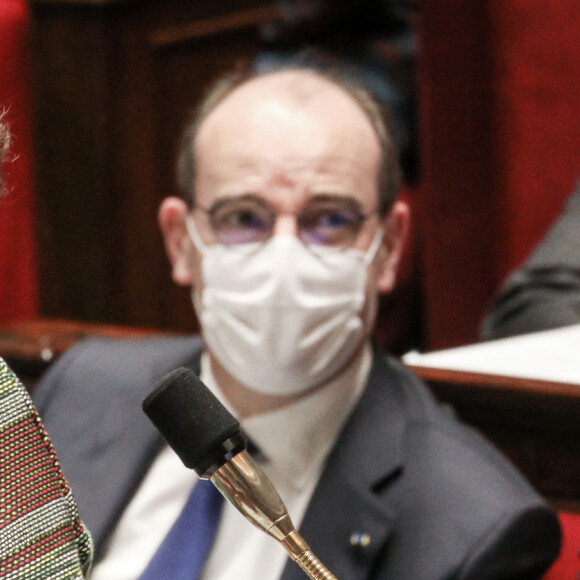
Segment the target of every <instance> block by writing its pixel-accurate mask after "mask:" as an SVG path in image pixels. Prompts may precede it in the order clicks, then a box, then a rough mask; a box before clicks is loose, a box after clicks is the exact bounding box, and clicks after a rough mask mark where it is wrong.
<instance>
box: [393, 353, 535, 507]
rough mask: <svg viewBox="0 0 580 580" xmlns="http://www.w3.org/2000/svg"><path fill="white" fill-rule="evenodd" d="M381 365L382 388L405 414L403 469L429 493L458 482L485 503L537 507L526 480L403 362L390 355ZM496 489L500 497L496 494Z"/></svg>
mask: <svg viewBox="0 0 580 580" xmlns="http://www.w3.org/2000/svg"><path fill="white" fill-rule="evenodd" d="M385 361H386V364H387V366H388V367H389V369H390V373H389V383H388V384H386V385H385V387H384V388H387V389H395V390H398V393H397V395H396V396H397V404H398V405H399V409H400V412H401V413H402V414H403V416H404V420H403V421H402V435H401V445H402V450H403V451H402V453H403V455H404V456H405V457H406V460H405V461H406V462H407V469H408V470H410V471H412V472H413V473H414V474H417V475H418V476H419V478H420V479H421V480H423V481H424V482H425V485H428V486H429V487H431V489H432V492H433V493H435V494H437V493H438V492H441V494H442V495H443V496H445V495H446V494H448V493H449V486H448V485H446V482H451V481H453V482H454V483H456V484H457V483H460V485H459V486H458V487H457V489H458V490H459V491H460V493H465V494H469V495H471V494H473V495H474V497H479V498H482V497H486V495H487V494H488V493H490V494H491V497H489V498H488V499H489V500H490V501H495V502H496V503H497V501H498V498H499V497H500V496H501V500H502V501H504V500H505V502H506V503H508V504H511V505H513V503H514V502H515V503H519V502H523V503H527V502H530V501H531V502H532V503H535V502H539V503H541V500H540V498H539V496H538V495H537V494H536V492H535V491H534V490H533V489H532V487H531V486H530V485H529V483H528V482H527V481H526V479H525V478H524V477H523V476H522V475H521V474H520V473H519V471H518V470H517V469H516V468H515V467H514V466H513V464H512V463H511V462H510V461H509V460H508V459H507V458H506V457H505V456H504V455H503V453H502V452H500V451H499V450H498V449H497V448H496V447H495V446H494V445H493V444H492V443H491V442H490V441H489V440H488V439H487V438H486V437H485V436H484V435H483V434H482V433H480V432H479V431H478V430H477V429H475V428H473V427H472V426H470V425H468V424H466V423H465V422H463V421H462V420H460V419H459V418H458V417H457V416H456V414H455V411H454V409H453V408H452V407H450V406H449V405H447V404H443V403H441V402H440V401H438V400H437V399H436V397H435V396H434V395H433V394H432V392H431V390H430V389H429V387H428V386H427V385H426V384H425V383H424V381H422V380H421V379H419V378H418V377H416V376H415V375H414V374H413V373H412V372H411V371H410V370H409V369H408V368H407V367H405V366H404V365H403V364H402V363H400V362H399V361H397V360H393V359H392V358H389V357H387V358H386V359H385ZM419 474H420V475H419ZM498 490H501V492H502V493H501V494H497V491H498ZM493 498H495V499H493ZM500 503H501V502H500Z"/></svg>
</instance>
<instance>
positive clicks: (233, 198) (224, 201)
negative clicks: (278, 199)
mask: <svg viewBox="0 0 580 580" xmlns="http://www.w3.org/2000/svg"><path fill="white" fill-rule="evenodd" d="M240 201H249V202H253V203H256V204H260V205H268V201H267V200H266V199H264V198H263V197H262V196H260V195H258V194H257V193H242V194H240V195H235V194H229V195H224V196H222V197H219V198H218V199H216V200H215V201H214V202H213V203H212V204H211V206H210V208H209V209H211V210H214V211H215V210H217V209H219V208H221V207H223V206H224V205H229V204H231V203H236V202H240Z"/></svg>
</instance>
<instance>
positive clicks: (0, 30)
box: [0, 0, 38, 322]
mask: <svg viewBox="0 0 580 580" xmlns="http://www.w3.org/2000/svg"><path fill="white" fill-rule="evenodd" d="M28 22H29V18H28V11H27V5H26V2H25V1H24V0H0V110H4V109H5V110H6V121H7V122H8V124H9V126H10V129H11V132H12V134H13V139H12V148H11V154H10V156H9V162H8V163H6V164H5V166H4V168H3V175H4V178H5V182H6V186H7V189H8V191H9V194H8V195H7V196H6V197H5V198H3V199H2V200H0V322H4V321H6V320H10V319H19V318H30V317H33V316H37V315H38V308H37V296H36V263H35V256H34V230H33V214H34V208H33V205H34V196H33V184H32V151H31V150H32V146H31V140H32V139H31V104H30V91H29V86H30V66H29V30H28Z"/></svg>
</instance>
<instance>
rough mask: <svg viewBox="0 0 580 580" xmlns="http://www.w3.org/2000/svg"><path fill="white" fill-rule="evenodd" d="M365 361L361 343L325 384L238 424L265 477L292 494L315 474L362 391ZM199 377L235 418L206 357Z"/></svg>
mask: <svg viewBox="0 0 580 580" xmlns="http://www.w3.org/2000/svg"><path fill="white" fill-rule="evenodd" d="M371 359H372V349H371V346H370V344H366V345H365V348H364V349H362V351H361V354H360V355H359V356H358V357H357V358H356V359H355V360H354V361H353V363H351V364H350V365H349V367H348V368H347V369H346V370H345V371H344V372H342V373H341V374H340V375H339V376H337V377H336V378H334V379H332V380H331V381H329V382H328V383H327V384H326V385H324V386H322V387H320V388H318V389H316V390H314V391H313V392H312V393H309V394H306V395H305V396H304V397H301V398H300V399H298V400H297V401H295V402H293V403H290V404H288V405H286V406H284V407H281V408H279V409H276V410H274V411H269V412H266V413H262V414H259V415H253V416H251V417H249V418H247V419H244V420H243V421H241V426H242V429H243V431H244V432H245V433H246V435H247V436H248V437H249V438H250V439H251V440H252V442H253V443H254V444H255V445H256V446H257V447H258V448H259V450H260V455H261V456H262V457H263V459H264V461H263V468H264V470H265V471H266V472H268V475H271V474H274V475H275V476H277V477H276V479H278V478H282V479H283V480H285V481H287V482H289V483H290V484H291V485H292V486H294V487H295V488H296V489H298V490H301V489H304V488H305V487H306V486H307V485H308V484H309V482H311V481H312V478H313V477H317V476H318V475H319V473H320V471H321V470H322V467H323V465H324V461H325V459H326V457H327V455H328V453H329V452H330V450H331V448H332V445H333V443H334V441H335V439H336V437H337V436H338V434H339V433H340V431H341V429H342V427H343V425H344V423H345V422H346V420H347V418H348V416H349V415H350V413H351V411H352V409H353V408H354V406H355V405H356V403H357V402H358V400H359V398H360V396H361V394H362V392H363V390H364V387H365V384H366V380H367V377H368V374H369V371H370V366H371ZM201 377H202V380H203V381H204V382H205V383H206V385H207V386H208V388H209V389H210V390H211V391H212V392H213V393H214V395H215V396H216V397H217V398H218V399H219V400H220V401H221V402H222V403H223V404H224V405H225V406H226V408H228V410H229V411H230V412H232V414H234V415H235V412H233V410H232V409H231V407H229V406H228V403H227V400H226V399H225V397H224V395H223V394H222V392H221V390H220V388H219V386H218V385H217V383H216V381H215V378H214V377H213V374H212V372H211V365H210V364H209V360H208V357H207V355H206V354H204V355H203V357H202V361H201Z"/></svg>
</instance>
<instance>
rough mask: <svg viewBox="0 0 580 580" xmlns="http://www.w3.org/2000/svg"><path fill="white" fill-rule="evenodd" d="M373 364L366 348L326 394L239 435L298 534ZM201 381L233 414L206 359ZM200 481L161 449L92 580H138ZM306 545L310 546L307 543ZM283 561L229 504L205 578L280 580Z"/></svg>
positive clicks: (277, 548) (247, 424) (265, 417)
mask: <svg viewBox="0 0 580 580" xmlns="http://www.w3.org/2000/svg"><path fill="white" fill-rule="evenodd" d="M371 358H372V356H371V349H370V345H367V348H365V349H364V350H363V352H362V354H361V356H360V357H358V359H357V360H356V361H355V363H354V364H352V365H351V366H350V367H349V368H348V369H347V371H346V372H344V373H343V374H342V375H340V376H339V377H338V378H335V379H334V380H332V381H330V382H329V383H328V384H327V385H325V386H324V387H322V388H319V389H317V390H315V391H314V392H313V393H310V394H308V395H306V396H304V397H302V398H301V399H299V400H298V401H296V402H294V403H292V404H290V405H287V406H285V407H282V408H280V409H276V410H274V411H270V412H267V413H263V414H260V415H254V416H252V417H249V418H247V419H245V420H244V421H242V429H243V430H244V432H245V433H246V434H247V435H248V436H249V437H250V438H251V440H252V441H253V442H254V443H255V444H256V445H257V446H258V448H259V449H260V455H261V456H262V458H261V459H260V464H261V467H262V468H263V469H264V471H265V472H266V474H267V476H268V477H269V478H270V480H271V482H272V484H273V485H274V487H275V488H276V489H277V491H278V493H279V494H280V497H281V498H282V500H283V501H284V503H285V505H286V507H287V508H288V512H289V513H290V516H291V518H292V521H293V522H294V525H295V526H296V528H298V526H299V525H300V522H301V521H302V518H303V516H304V513H305V511H306V507H307V505H308V502H309V501H310V498H311V496H312V493H313V492H314V488H315V487H316V484H317V483H318V479H319V477H320V474H321V472H322V469H323V467H324V462H325V459H326V457H327V455H328V453H329V452H330V450H331V448H332V446H333V444H334V441H335V440H336V437H337V436H338V434H339V432H340V430H341V429H342V427H343V425H344V423H345V421H346V419H347V418H348V416H349V414H350V412H351V411H352V409H353V407H354V406H355V405H356V403H357V401H358V399H359V397H360V395H361V393H362V391H363V389H364V386H365V383H366V379H367V376H368V373H369V370H370V363H371ZM201 377H202V380H203V381H204V383H205V384H206V385H207V386H208V387H209V388H210V389H211V390H212V392H213V393H214V394H215V395H216V396H217V397H218V398H219V399H220V400H221V401H222V402H223V403H224V404H225V405H226V406H228V405H227V401H225V400H224V397H223V395H222V394H221V391H220V390H219V388H218V386H217V384H216V382H215V380H214V378H213V376H212V373H211V369H210V365H209V363H208V360H207V359H206V357H205V356H204V357H202V372H201ZM230 411H231V409H230ZM196 480H197V475H196V474H195V472H194V471H192V470H189V469H187V468H185V467H184V466H183V464H182V463H181V461H180V460H179V458H178V457H177V455H175V453H173V451H172V450H171V449H169V448H168V447H166V448H164V450H163V451H162V452H161V453H160V454H159V455H158V457H157V458H156V459H155V461H154V462H153V464H152V466H151V468H150V469H149V471H148V473H147V475H146V477H145V478H144V480H143V482H142V484H141V486H140V487H139V489H138V490H137V493H136V494H135V496H134V497H133V500H132V501H131V502H130V504H129V506H128V507H127V509H126V510H125V512H124V513H123V515H122V517H121V520H120V521H119V524H118V526H117V528H116V530H115V532H114V534H113V536H112V538H111V542H110V544H109V549H108V551H107V553H106V554H105V557H104V558H103V559H102V560H101V561H100V562H99V563H98V564H97V565H96V566H95V567H94V570H93V574H92V576H91V580H137V579H138V578H139V576H140V574H141V573H142V572H143V570H144V569H145V567H146V565H147V564H148V562H149V560H150V559H151V558H152V557H153V555H154V553H155V551H156V550H157V548H158V547H159V545H160V544H161V542H162V541H163V539H164V538H165V536H166V535H167V533H168V531H169V530H170V528H171V526H172V525H173V523H174V522H175V520H176V519H177V517H178V515H179V513H180V512H181V510H182V508H183V506H184V505H185V502H186V501H187V498H188V496H189V493H190V491H191V488H192V486H193V485H194V483H195V481H196ZM304 539H305V540H306V542H308V538H304ZM286 556H287V555H286V552H285V550H284V548H283V547H282V546H281V545H279V544H278V542H276V541H275V540H274V539H273V538H271V537H270V536H268V535H267V534H265V533H264V532H263V531H261V530H259V529H257V528H256V527H254V526H253V525H252V524H251V523H250V522H248V521H247V520H246V519H245V518H244V517H243V516H242V515H241V514H240V513H239V512H238V511H237V510H236V509H235V508H234V507H233V506H232V505H230V504H229V503H227V502H225V505H224V510H223V514H222V518H221V520H220V525H219V528H218V532H217V537H216V540H215V543H214V545H213V547H212V550H211V552H210V555H209V558H208V561H207V562H206V566H205V568H204V572H203V574H202V578H203V579H204V580H256V578H259V579H260V580H278V579H279V578H280V576H281V575H282V571H283V569H284V566H285V564H286ZM168 580H171V579H168Z"/></svg>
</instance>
